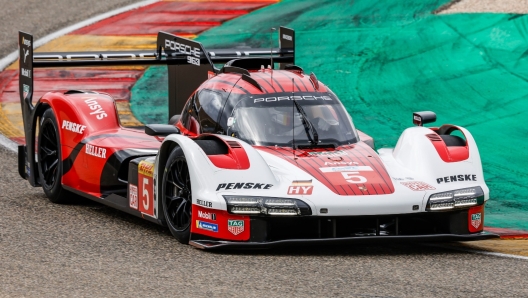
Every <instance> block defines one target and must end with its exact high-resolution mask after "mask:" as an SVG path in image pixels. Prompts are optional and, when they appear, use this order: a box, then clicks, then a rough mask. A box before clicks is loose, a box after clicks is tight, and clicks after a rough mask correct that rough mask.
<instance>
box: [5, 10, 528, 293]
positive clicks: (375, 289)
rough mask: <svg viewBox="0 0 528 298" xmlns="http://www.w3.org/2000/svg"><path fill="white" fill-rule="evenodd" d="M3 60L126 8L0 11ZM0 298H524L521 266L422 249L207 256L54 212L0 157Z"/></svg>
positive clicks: (111, 224)
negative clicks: (25, 43)
mask: <svg viewBox="0 0 528 298" xmlns="http://www.w3.org/2000/svg"><path fill="white" fill-rule="evenodd" d="M0 3H1V5H2V6H1V7H2V8H3V9H2V10H0V24H1V28H2V30H1V31H2V33H1V34H2V39H1V40H0V49H1V52H0V53H1V55H2V56H4V55H6V54H8V53H10V52H12V51H14V50H15V49H16V37H15V36H16V32H17V31H18V30H19V29H23V30H27V31H30V32H33V33H34V34H35V36H36V37H37V38H39V37H42V36H44V35H46V34H48V33H51V32H54V31H56V30H58V29H61V28H63V27H65V26H68V25H71V24H74V23H76V22H78V21H81V20H84V19H86V18H88V17H90V16H93V15H96V14H98V13H102V12H105V11H107V10H110V9H114V8H118V7H120V6H124V5H126V4H130V3H131V1H117V0H106V1H104V2H103V1H98V2H92V1H90V2H88V1H66V0H54V1H49V0H47V1H23V2H22V1H19V2H15V1H6V0H2V1H0ZM0 161H1V162H0V173H1V174H0V210H2V215H1V216H0V281H1V284H0V297H37V296H38V297H77V296H80V297H83V296H89V297H127V296H148V297H159V296H162V295H163V296H183V297H204V296H210V297H227V296H234V297H241V296H246V297H262V296H267V297H279V296H280V297H289V296H297V297H306V296H312V297H328V296H337V297H340V296H343V297H462V296H464V297H468V296H471V297H474V296H483V297H497V296H503V297H526V296H528V287H527V286H526V273H527V272H528V262H527V261H526V260H520V259H510V258H499V257H495V256H487V255H480V254H472V253H466V252H459V251H455V250H451V249H445V248H439V247H435V246H427V245H377V246H364V245H362V246H356V247H333V248H317V247H300V248H282V249H276V250H271V251H246V252H237V251H231V252H216V253H209V252H203V251H200V250H197V249H194V248H192V247H190V246H185V245H180V244H178V243H177V241H176V240H174V239H173V238H172V237H171V236H170V234H169V232H168V231H167V230H166V229H165V228H162V227H159V226H157V225H154V224H151V223H148V222H145V221H143V220H141V219H138V218H135V217H132V216H129V215H127V214H124V213H122V212H119V211H115V210H113V209H110V208H107V207H105V206H102V205H99V204H96V203H91V202H80V203H78V204H75V205H55V204H52V203H50V202H48V201H47V199H46V198H45V197H44V195H43V193H42V191H41V190H40V189H38V188H32V187H30V186H29V185H28V183H27V182H26V181H24V180H22V179H21V178H20V177H19V176H18V174H17V171H16V168H17V164H16V155H15V154H14V153H12V152H10V151H8V150H5V149H4V148H0Z"/></svg>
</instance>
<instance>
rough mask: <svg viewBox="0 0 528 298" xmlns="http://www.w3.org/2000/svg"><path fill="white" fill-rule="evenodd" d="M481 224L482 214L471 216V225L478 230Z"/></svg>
mask: <svg viewBox="0 0 528 298" xmlns="http://www.w3.org/2000/svg"><path fill="white" fill-rule="evenodd" d="M481 223H482V215H481V213H480V212H479V213H475V214H471V225H472V226H473V227H475V229H478V228H479V227H480V224H481Z"/></svg>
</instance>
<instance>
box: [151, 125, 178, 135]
mask: <svg viewBox="0 0 528 298" xmlns="http://www.w3.org/2000/svg"><path fill="white" fill-rule="evenodd" d="M145 133H146V134H148V135H149V136H162V137H166V136H168V135H170V134H175V133H176V134H178V133H180V130H179V129H178V128H177V127H176V126H174V125H170V124H147V125H145Z"/></svg>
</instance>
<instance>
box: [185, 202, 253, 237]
mask: <svg viewBox="0 0 528 298" xmlns="http://www.w3.org/2000/svg"><path fill="white" fill-rule="evenodd" d="M192 219H193V221H196V220H200V221H202V220H205V221H207V222H209V223H211V224H214V225H218V231H212V230H207V229H203V228H202V229H200V228H199V227H197V225H195V224H194V225H191V233H193V234H201V235H206V236H210V237H214V238H216V239H223V240H239V241H247V240H249V235H250V229H249V225H250V219H249V216H243V215H234V214H229V213H228V212H227V211H225V210H214V209H207V208H203V207H202V206H199V205H195V204H193V206H192Z"/></svg>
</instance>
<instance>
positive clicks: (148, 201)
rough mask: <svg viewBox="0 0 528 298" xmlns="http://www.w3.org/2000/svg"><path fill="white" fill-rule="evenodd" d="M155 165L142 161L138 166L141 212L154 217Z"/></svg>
mask: <svg viewBox="0 0 528 298" xmlns="http://www.w3.org/2000/svg"><path fill="white" fill-rule="evenodd" d="M153 172H154V164H153V163H151V162H148V161H145V160H143V161H141V162H140V163H139V166H138V188H139V202H138V203H139V211H140V212H141V213H145V214H147V215H150V216H154V182H153V179H152V177H153Z"/></svg>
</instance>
